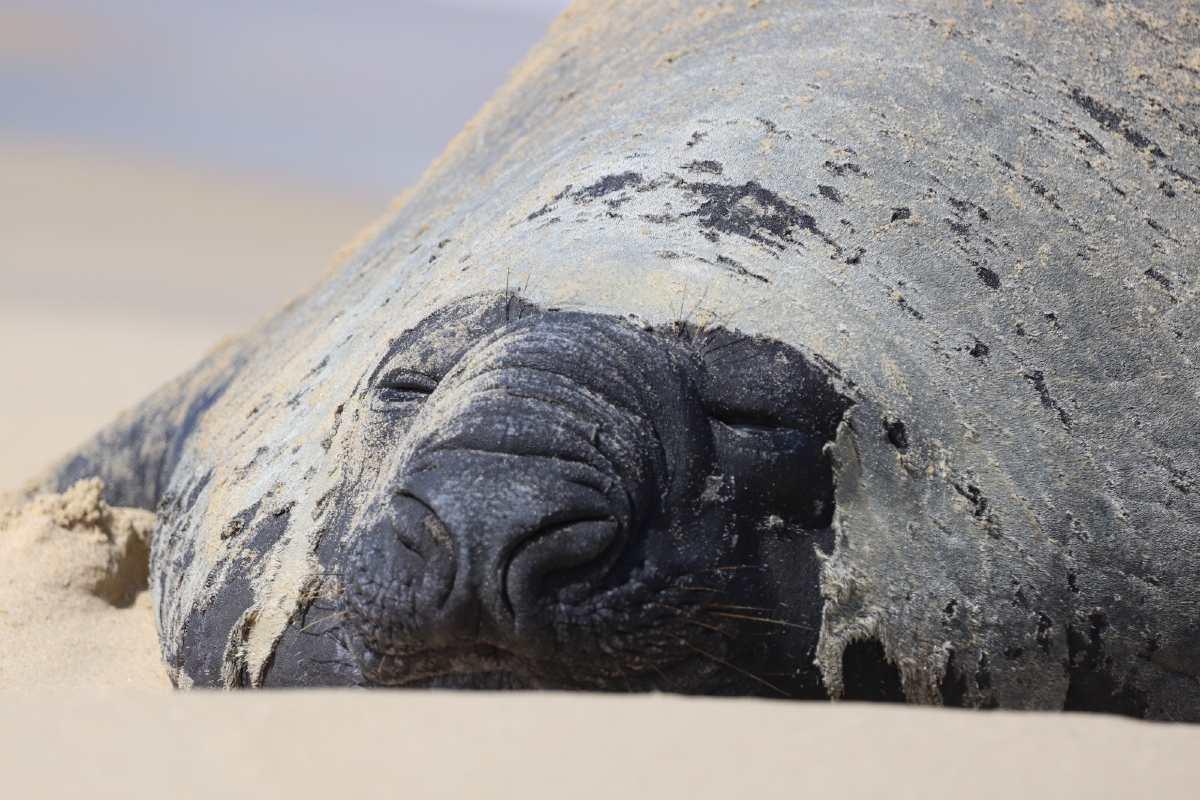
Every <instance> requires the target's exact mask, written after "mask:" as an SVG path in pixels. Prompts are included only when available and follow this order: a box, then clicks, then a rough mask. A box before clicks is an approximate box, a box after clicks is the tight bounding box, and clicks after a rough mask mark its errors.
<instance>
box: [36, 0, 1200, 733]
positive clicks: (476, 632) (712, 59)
mask: <svg viewBox="0 0 1200 800" xmlns="http://www.w3.org/2000/svg"><path fill="white" fill-rule="evenodd" d="M1198 53H1200V17H1198V15H1197V13H1196V10H1195V8H1194V6H1193V5H1192V4H1190V3H1188V2H1183V1H1182V0H1180V1H1179V2H1171V1H1169V0H1164V1H1163V2H1137V1H1132V0H1131V1H1128V2H1126V1H1124V0H1123V1H1122V2H1104V3H1081V2H1073V1H1072V0H1061V2H1060V1H1059V0H1038V1H1037V2H1035V1H1034V0H1030V2H1026V3H1021V4H1000V3H996V4H979V5H973V6H971V7H969V8H965V7H964V6H962V5H961V4H959V3H950V2H939V0H919V2H867V1H866V0H862V1H861V2H859V1H858V0H851V1H850V2H837V3H832V2H829V3H788V2H770V3H756V2H751V3H744V4H728V3H726V4H718V5H716V6H710V5H706V4H702V3H699V2H685V3H672V4H667V3H663V4H656V3H637V4H624V5H618V6H616V7H611V8H610V7H608V6H607V5H603V6H602V5H601V4H600V3H598V2H594V3H593V2H584V3H579V4H577V5H576V6H574V7H573V8H572V9H571V10H570V11H568V12H567V13H566V14H565V15H564V16H563V17H562V18H561V19H560V20H559V21H558V22H557V23H556V24H555V26H554V28H553V29H552V30H551V31H550V33H549V34H548V36H547V38H546V39H545V40H544V41H543V42H542V43H541V44H540V45H539V46H538V47H537V48H536V49H535V50H534V51H533V53H532V54H531V55H530V56H529V58H528V59H527V60H526V62H525V63H524V64H523V66H522V67H521V68H519V69H518V70H517V72H516V73H514V75H513V76H512V78H511V79H510V81H509V83H508V84H507V85H506V86H505V88H503V89H502V90H501V91H500V92H499V93H498V94H497V95H496V97H495V98H494V99H493V100H492V102H491V103H490V104H489V105H488V106H487V107H486V108H485V109H484V110H483V111H482V112H481V113H480V115H479V116H478V117H477V118H476V119H475V120H474V121H472V123H470V124H469V125H468V126H467V128H466V129H465V130H464V131H463V133H462V134H461V135H460V136H459V137H458V138H457V139H456V140H455V141H454V142H452V143H451V145H450V146H449V148H448V150H447V151H446V153H445V154H444V155H443V156H442V157H441V158H440V159H439V160H438V161H437V162H436V163H435V164H434V165H433V166H432V167H431V168H430V169H429V171H428V172H427V173H426V175H425V176H424V178H423V179H422V181H421V182H420V184H419V185H418V186H417V187H416V188H415V189H414V190H413V191H412V192H411V193H410V195H409V196H408V197H407V199H406V201H405V203H404V204H403V205H402V207H401V208H399V210H398V211H397V212H396V213H395V214H394V216H393V217H391V218H390V220H389V221H388V222H387V223H386V224H384V225H383V226H382V227H381V228H380V229H379V231H378V233H377V234H375V235H374V236H373V238H371V240H370V241H369V242H368V243H367V244H365V245H364V246H363V247H362V248H361V249H360V250H359V251H358V252H357V254H356V255H355V256H354V257H353V258H351V259H350V260H349V261H347V262H346V263H344V264H343V265H341V266H340V267H339V268H338V269H337V270H335V271H333V272H332V273H330V275H329V276H328V277H327V278H326V279H325V280H324V281H323V282H322V283H321V284H320V285H318V286H317V287H315V288H314V289H312V290H311V291H309V292H307V293H305V294H303V295H302V296H301V297H300V298H299V299H297V300H296V301H295V302H294V303H293V304H292V305H290V306H289V307H287V308H285V309H283V310H282V311H281V312H280V313H279V314H277V315H276V316H274V317H273V318H271V319H270V320H268V321H266V322H264V323H263V324H262V325H261V326H260V327H259V328H257V329H256V330H254V331H252V332H250V333H249V334H247V335H245V336H243V337H241V338H239V339H236V340H233V341H231V342H229V343H228V344H226V345H225V346H224V347H223V348H221V349H219V350H218V351H217V352H215V353H214V354H212V355H211V356H210V357H209V358H208V359H206V360H205V361H204V362H203V363H202V364H200V365H199V366H197V367H196V368H195V369H193V370H192V371H191V372H190V373H188V374H187V375H185V376H183V377H182V378H180V379H179V380H178V381H176V382H175V383H173V384H171V385H170V386H168V387H166V388H164V389H163V390H162V391H161V392H160V393H158V394H157V395H155V396H154V397H152V398H150V399H149V400H147V401H146V402H145V403H144V404H143V405H142V406H141V407H140V408H139V409H136V410H134V411H132V412H130V413H129V414H128V415H126V416H125V417H123V418H122V419H120V420H118V421H117V422H116V423H114V424H113V425H112V426H111V427H110V428H108V429H107V430H106V431H104V432H102V433H101V434H100V435H99V437H98V438H97V439H96V440H94V441H93V442H91V443H89V444H87V445H85V446H84V447H82V448H81V449H80V450H79V451H78V452H76V453H74V454H72V455H71V456H70V457H69V458H68V459H67V460H66V461H64V462H63V463H62V464H60V465H58V466H57V467H56V468H55V469H54V470H53V471H52V473H51V474H50V475H48V476H47V477H46V478H45V479H44V480H43V481H42V484H41V485H43V486H49V487H54V488H59V487H63V486H65V485H67V484H69V483H70V482H72V481H74V480H75V479H77V478H80V477H90V476H93V475H95V476H98V477H100V478H101V479H103V480H104V481H105V483H106V486H107V487H108V489H107V492H108V495H107V499H108V500H109V501H110V502H113V503H119V504H123V505H131V506H139V507H143V508H154V509H156V510H157V515H158V525H157V531H156V535H155V540H154V545H153V553H152V567H151V589H152V592H153V595H154V599H155V605H156V609H157V621H158V627H159V632H160V638H161V642H162V647H163V656H164V659H165V661H166V663H167V665H168V667H169V669H170V671H171V675H172V678H173V680H174V681H175V683H176V684H177V685H179V686H193V685H205V686H214V685H215V686H230V687H232V686H286V685H327V684H337V685H362V684H366V685H375V684H383V685H404V686H446V687H491V688H499V687H539V686H546V687H557V688H588V689H601V690H650V689H661V690H671V691H681V692H703V693H726V694H759V693H761V694H764V695H767V694H769V695H788V696H796V697H835V698H837V697H842V698H870V699H881V700H905V701H908V702H918V703H929V704H943V705H952V706H966V707H978V708H991V707H1001V708H1039V709H1082V710H1094V711H1110V712H1117V713H1123V714H1128V715H1132V716H1138V717H1146V718H1153V719H1169V720H1192V721H1197V720H1200V582H1198V580H1200V579H1198V578H1197V576H1200V491H1198V490H1197V476H1198V475H1200V439H1198V437H1197V434H1196V431H1197V430H1200V401H1198V398H1200V373H1198V364H1200V344H1198V339H1197V336H1196V331H1197V330H1200V313H1198V311H1197V308H1198V304H1197V302H1196V287H1197V285H1198V284H1200V273H1198V271H1197V261H1196V259H1195V254H1196V253H1197V252H1200V213H1198V212H1200V167H1198V166H1197V165H1200V130H1198V129H1197V127H1196V120H1197V118H1198V116H1200V114H1198V106H1200V61H1197V58H1198V56H1197V54H1198ZM515 285H519V286H520V290H519V291H515V290H514V289H513V287H514V286H515Z"/></svg>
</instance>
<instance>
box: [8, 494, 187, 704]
mask: <svg viewBox="0 0 1200 800" xmlns="http://www.w3.org/2000/svg"><path fill="white" fill-rule="evenodd" d="M103 488H104V487H103V484H101V483H100V481H98V480H87V481H80V482H79V483H77V484H75V485H74V486H72V487H71V488H70V489H69V490H68V491H66V492H64V493H63V494H49V495H40V496H38V497H35V498H34V499H33V500H31V501H29V502H27V503H23V504H22V503H20V502H18V501H17V500H16V499H15V497H14V496H12V495H10V496H8V498H7V499H0V564H4V565H6V567H7V568H5V569H4V570H3V571H0V641H3V642H4V651H5V652H4V658H3V659H0V687H7V688H16V687H36V686H46V687H54V688H63V687H89V688H97V687H99V688H106V687H117V686H123V687H147V686H167V685H168V683H167V679H166V673H165V671H164V669H163V667H162V665H161V663H160V662H159V657H158V644H157V639H156V636H155V632H154V622H153V616H152V614H151V613H150V601H149V594H148V593H147V592H146V591H145V590H146V578H147V565H148V557H149V546H150V536H151V533H152V531H153V530H154V515H153V514H151V513H150V512H148V511H140V510H136V509H125V508H112V507H110V506H108V505H107V504H106V503H104V501H103V500H102V499H101V496H102V493H103Z"/></svg>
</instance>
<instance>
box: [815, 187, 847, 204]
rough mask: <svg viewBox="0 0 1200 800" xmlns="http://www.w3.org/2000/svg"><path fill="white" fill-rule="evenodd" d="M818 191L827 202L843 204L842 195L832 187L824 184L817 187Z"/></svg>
mask: <svg viewBox="0 0 1200 800" xmlns="http://www.w3.org/2000/svg"><path fill="white" fill-rule="evenodd" d="M817 191H818V192H820V193H821V196H822V197H824V198H825V199H826V200H829V201H830V202H833V203H839V204H840V203H841V202H842V196H841V195H840V194H838V190H837V189H835V188H833V187H832V186H826V185H824V184H819V185H818V186H817Z"/></svg>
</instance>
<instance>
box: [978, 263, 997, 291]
mask: <svg viewBox="0 0 1200 800" xmlns="http://www.w3.org/2000/svg"><path fill="white" fill-rule="evenodd" d="M975 274H976V275H977V276H978V277H979V282H980V283H982V284H983V285H984V286H986V287H988V288H989V289H999V288H1000V276H999V275H997V274H996V273H995V272H994V271H993V270H990V269H988V268H987V267H976V268H975Z"/></svg>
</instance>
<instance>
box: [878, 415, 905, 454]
mask: <svg viewBox="0 0 1200 800" xmlns="http://www.w3.org/2000/svg"><path fill="white" fill-rule="evenodd" d="M883 429H884V430H885V431H886V432H887V437H888V441H889V442H891V443H892V446H893V447H895V448H896V449H897V450H899V451H901V452H904V451H905V450H908V429H907V428H905V427H904V423H903V422H901V421H900V420H898V419H885V420H884V421H883Z"/></svg>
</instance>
